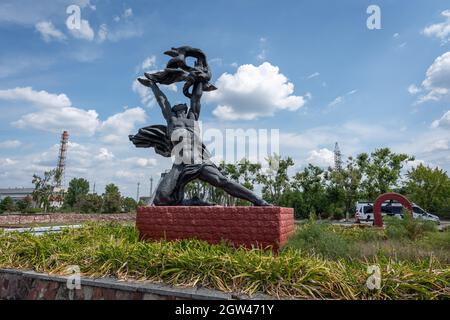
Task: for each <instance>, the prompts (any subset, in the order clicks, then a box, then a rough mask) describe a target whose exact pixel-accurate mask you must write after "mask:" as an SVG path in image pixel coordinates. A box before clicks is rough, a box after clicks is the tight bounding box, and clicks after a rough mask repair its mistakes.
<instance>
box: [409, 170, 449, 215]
mask: <svg viewBox="0 0 450 320" xmlns="http://www.w3.org/2000/svg"><path fill="white" fill-rule="evenodd" d="M406 177H407V180H406V183H405V187H404V189H405V192H406V194H407V196H408V198H409V199H410V200H411V201H413V202H415V203H417V204H418V205H419V206H421V207H423V208H424V209H425V210H427V211H430V212H433V213H436V214H438V215H441V216H444V215H450V179H449V177H448V175H447V172H445V171H444V170H443V169H439V168H437V167H436V168H434V169H433V168H430V167H429V166H424V165H422V164H420V165H419V166H417V167H415V168H413V169H411V170H409V171H408V172H407V173H406Z"/></svg>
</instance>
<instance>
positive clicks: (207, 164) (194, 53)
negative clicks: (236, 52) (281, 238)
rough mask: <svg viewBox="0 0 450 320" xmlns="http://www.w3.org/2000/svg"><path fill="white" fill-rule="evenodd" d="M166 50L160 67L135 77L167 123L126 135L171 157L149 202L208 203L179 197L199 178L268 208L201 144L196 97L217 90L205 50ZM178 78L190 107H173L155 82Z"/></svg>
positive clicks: (141, 144) (166, 204) (171, 204)
mask: <svg viewBox="0 0 450 320" xmlns="http://www.w3.org/2000/svg"><path fill="white" fill-rule="evenodd" d="M165 54H167V55H169V56H171V57H172V59H170V61H169V62H168V63H167V66H166V68H165V70H164V71H161V72H156V73H152V74H150V73H145V78H138V81H139V82H140V83H141V84H142V85H144V86H147V87H150V88H151V89H152V91H153V94H154V95H155V97H156V101H157V102H158V105H159V106H160V107H161V110H162V113H163V116H164V118H165V119H166V121H167V126H164V125H152V126H148V127H145V128H141V129H140V130H139V132H138V133H137V134H136V135H130V136H129V139H130V140H131V141H132V142H133V144H134V145H135V146H136V147H138V148H154V149H155V151H156V152H157V153H158V154H160V155H162V156H164V157H170V156H174V158H175V161H174V164H173V166H172V169H171V170H170V171H169V172H168V173H166V174H165V175H164V176H163V178H162V180H161V182H160V184H159V186H158V188H157V190H156V193H155V197H154V200H153V204H154V205H157V206H173V205H211V204H209V203H207V202H204V201H202V200H200V199H184V187H185V186H186V184H187V183H188V182H190V181H192V180H194V179H199V180H202V181H205V182H207V183H209V184H211V185H213V186H215V187H218V188H221V189H223V190H224V191H226V192H227V193H228V194H230V195H231V196H234V197H237V198H241V199H244V200H248V201H250V202H251V203H253V204H254V205H257V206H267V205H268V203H267V202H266V201H264V200H263V199H261V198H260V197H258V196H256V195H255V194H254V193H253V192H252V191H250V190H248V189H247V188H245V187H244V186H242V185H240V184H239V183H237V182H235V181H232V180H230V179H228V178H227V177H226V176H225V175H224V174H223V173H222V172H221V171H220V169H219V168H218V167H217V166H216V165H215V164H214V163H213V162H212V161H211V159H210V158H211V156H210V154H209V152H208V150H207V149H206V147H205V145H204V144H203V143H201V139H200V133H199V127H198V119H199V115H200V109H201V108H200V99H201V97H202V94H203V92H204V91H212V90H216V89H217V88H216V87H215V86H214V85H212V84H210V83H209V80H210V79H211V70H210V68H209V66H208V63H207V60H206V56H205V54H204V53H203V52H202V51H201V50H200V49H195V48H191V47H189V46H183V47H179V48H172V49H171V50H169V51H166V52H165ZM186 57H193V58H195V59H196V62H195V65H194V66H189V65H187V64H186ZM181 81H184V82H185V84H184V87H183V93H184V95H185V96H186V97H187V98H189V99H190V107H189V108H188V106H187V105H186V104H177V105H175V106H173V107H172V106H171V105H170V103H169V101H168V100H167V97H166V96H165V95H164V93H163V92H162V91H161V90H160V89H159V87H158V85H157V83H160V84H167V85H168V84H172V83H176V82H181ZM191 87H192V91H191V92H190V91H189V90H190V88H191Z"/></svg>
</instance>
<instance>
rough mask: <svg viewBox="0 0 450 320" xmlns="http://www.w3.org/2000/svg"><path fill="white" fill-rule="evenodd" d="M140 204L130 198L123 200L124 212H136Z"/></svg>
mask: <svg viewBox="0 0 450 320" xmlns="http://www.w3.org/2000/svg"><path fill="white" fill-rule="evenodd" d="M137 206H138V204H137V202H136V200H134V199H133V198H130V197H124V198H122V208H123V211H124V212H134V211H136V208H137Z"/></svg>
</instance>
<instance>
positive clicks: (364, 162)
mask: <svg viewBox="0 0 450 320" xmlns="http://www.w3.org/2000/svg"><path fill="white" fill-rule="evenodd" d="M411 160H414V157H411V156H408V155H407V154H403V153H400V154H397V153H394V152H392V151H391V150H390V149H389V148H381V149H376V150H375V151H374V152H372V153H371V154H370V156H369V155H368V154H367V153H361V154H359V155H358V156H357V159H356V163H357V165H358V166H359V168H360V170H361V173H362V175H363V179H362V182H361V188H362V192H363V196H364V197H365V198H366V200H370V201H373V200H375V199H376V198H377V197H378V196H379V195H380V194H382V193H386V192H389V191H392V190H393V189H394V188H396V187H398V185H399V180H400V173H401V170H402V168H403V166H404V164H405V163H406V162H407V161H411Z"/></svg>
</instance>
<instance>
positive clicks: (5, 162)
mask: <svg viewBox="0 0 450 320" xmlns="http://www.w3.org/2000/svg"><path fill="white" fill-rule="evenodd" d="M16 163H17V161H16V160H13V159H10V158H0V168H2V167H9V166H12V165H15V164H16Z"/></svg>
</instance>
